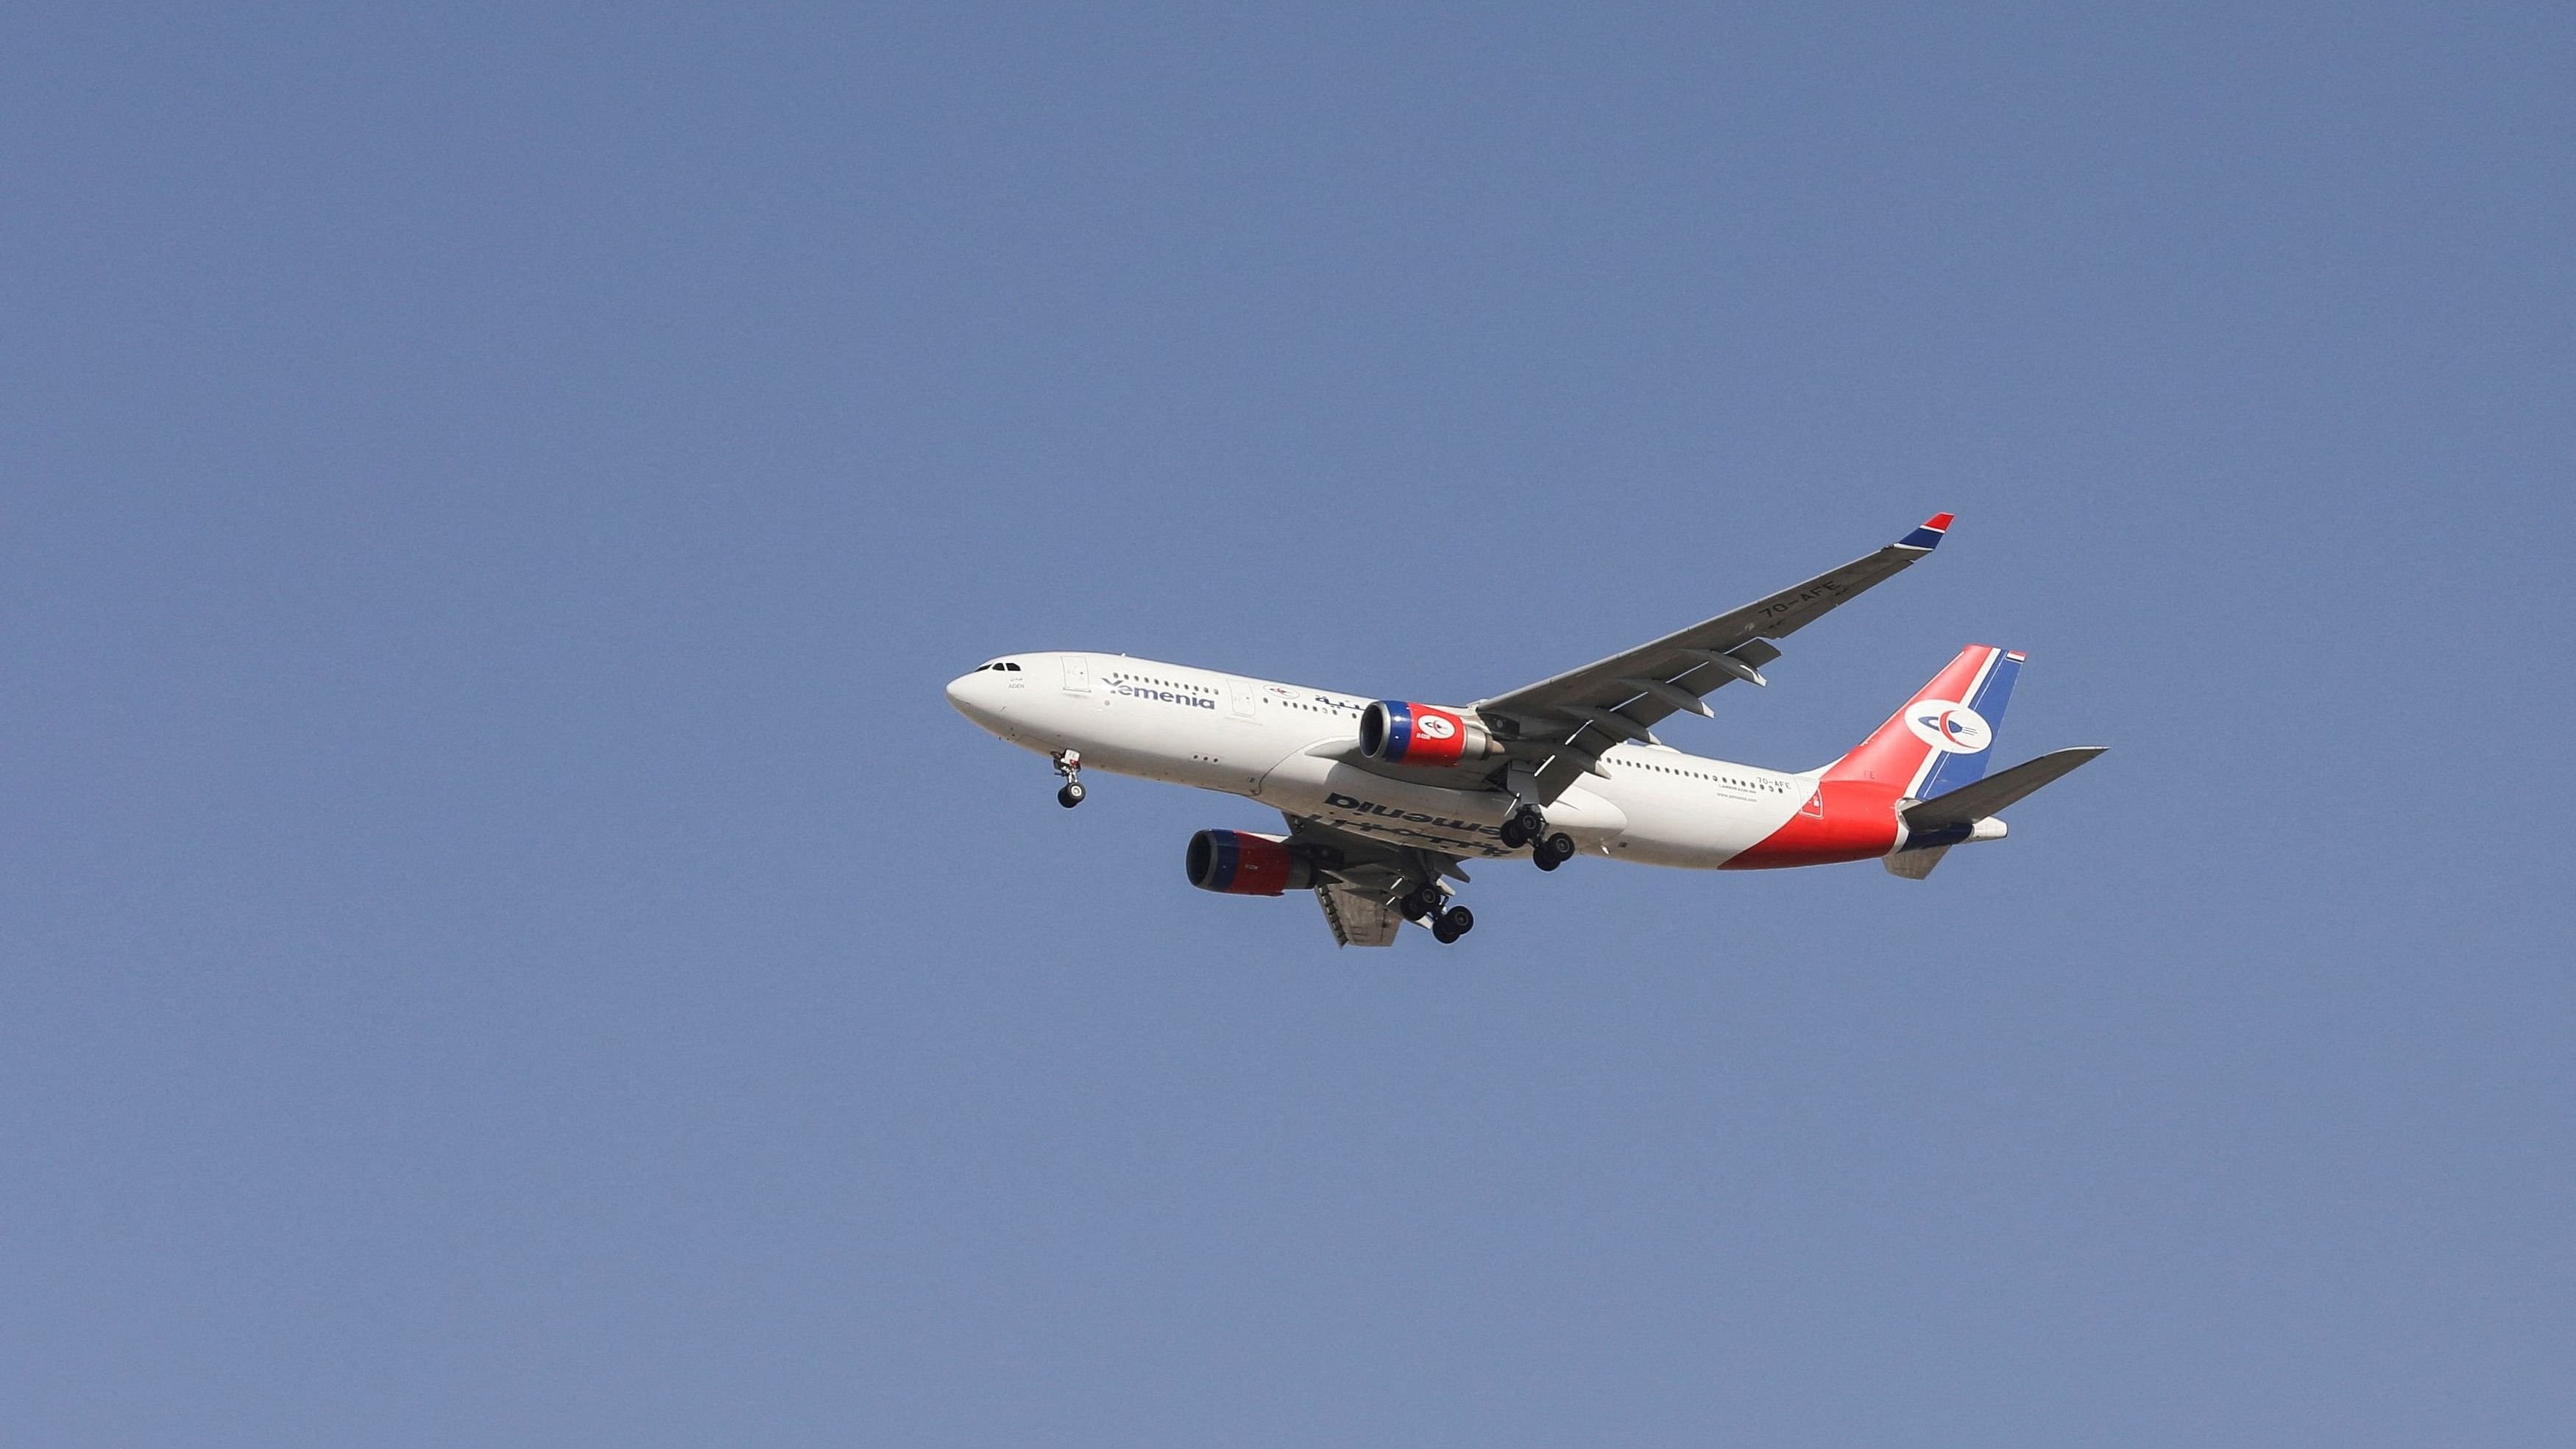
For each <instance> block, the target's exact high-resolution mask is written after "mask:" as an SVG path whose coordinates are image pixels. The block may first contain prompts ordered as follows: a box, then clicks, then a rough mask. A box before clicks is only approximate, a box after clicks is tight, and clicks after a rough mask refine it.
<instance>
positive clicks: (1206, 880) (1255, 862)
mask: <svg viewBox="0 0 2576 1449" xmlns="http://www.w3.org/2000/svg"><path fill="white" fill-rule="evenodd" d="M1188 865H1189V872H1190V884H1192V885H1194V886H1197V887H1198V888H1199V889H1200V890H1203V891H1217V892H1220V893H1222V894H1224V895H1229V896H1275V895H1283V894H1285V893H1287V892H1289V891H1302V890H1304V889H1306V888H1307V887H1309V886H1312V885H1313V884H1314V883H1315V867H1314V863H1313V862H1311V861H1308V860H1304V859H1301V858H1299V857H1298V855H1297V853H1296V852H1294V851H1292V850H1290V849H1289V848H1288V842H1287V840H1286V838H1285V837H1283V836H1277V835H1255V834H1253V833H1252V832H1251V831H1248V830H1202V831H1200V832H1199V833H1198V834H1196V835H1193V836H1191V837H1190V854H1189V861H1188Z"/></svg>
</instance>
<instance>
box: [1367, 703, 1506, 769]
mask: <svg viewBox="0 0 2576 1449" xmlns="http://www.w3.org/2000/svg"><path fill="white" fill-rule="evenodd" d="M1360 753H1361V754H1363V755H1366V756H1368V757H1369V758H1370V759H1372V760H1384V761H1386V762H1387V763H1388V764H1390V765H1430V766H1433V767H1435V768H1436V767H1438V766H1442V765H1455V764H1460V763H1462V762H1464V761H1468V760H1481V759H1483V758H1485V757H1486V756H1487V755H1490V754H1493V753H1495V750H1494V742H1493V740H1492V739H1491V738H1490V737H1488V736H1487V735H1486V733H1485V727H1484V726H1483V725H1480V724H1478V723H1476V722H1475V721H1474V720H1472V719H1469V718H1468V717H1467V716H1465V715H1463V714H1460V713H1458V712H1457V711H1456V710H1452V709H1439V708H1436V707H1434V706H1432V705H1427V704H1415V703H1413V702H1412V701H1410V700H1402V699H1381V700H1379V701H1378V702H1377V703H1375V704H1372V705H1370V706H1369V707H1368V708H1367V709H1364V710H1362V711H1360Z"/></svg>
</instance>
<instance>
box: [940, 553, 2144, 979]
mask: <svg viewBox="0 0 2576 1449" xmlns="http://www.w3.org/2000/svg"><path fill="white" fill-rule="evenodd" d="M1950 521H1951V519H1950V515H1949V514H1946V513H1943V514H1938V515H1935V516H1934V517H1932V518H1931V519H1928V520H1926V521H1925V522H1924V524H1923V525H1922V526H1921V527H1920V528H1917V529H1915V530H1914V531H1913V532H1912V533H1909V534H1907V535H1906V536H1905V537H1904V538H1902V539H1900V540H1898V541H1897V542H1895V543H1893V544H1890V545H1888V546H1887V547H1885V548H1882V549H1880V550H1878V551H1877V552H1875V553H1871V554H1868V555H1865V556H1863V557H1861V558H1858V559H1855V560H1853V561H1852V562H1850V563H1848V564H1845V565H1843V566H1842V567H1841V568H1838V569H1833V570H1830V571H1828V572H1826V573H1823V574H1819V575H1817V576H1816V577H1815V578H1812V579H1809V580H1807V581H1806V582H1805V583H1802V584H1799V585H1797V586H1796V587H1794V588H1789V589H1784V590H1782V591H1781V592H1779V593H1777V594H1774V595H1772V596H1771V597H1769V598H1766V599H1761V600H1757V601H1756V602H1754V603H1751V604H1747V605H1746V606H1744V607H1743V608H1740V609H1736V610H1734V611H1732V612H1730V613H1725V614H1721V615H1719V616H1717V617H1716V618H1714V619H1709V620H1706V621H1704V622H1702V623H1699V624H1695V625H1693V626H1691V627H1690V628H1687V629H1683V630H1680V631H1679V632H1677V633H1673V634H1669V635H1666V636H1665V637H1663V638H1661V639H1657V640H1655V641H1653V642H1651V643H1647V644H1642V645H1639V646H1638V647H1636V648H1634V649H1631V650H1628V651H1627V652H1626V653H1623V654H1616V655H1613V656H1611V657H1610V658H1608V659H1603V660H1600V661H1597V662H1595V663H1592V664H1587V665H1585V666H1584V667H1582V668H1581V669H1576V670H1570V671H1568V672H1566V673H1564V674H1559V675H1556V676H1553V677H1551V678H1548V679H1544V680H1541V681H1539V682H1538V683H1536V684H1532V685H1528V686H1525V687H1523V688H1521V689H1517V690H1513V691H1511V692H1509V693H1506V694H1498V695H1494V696H1492V697H1490V698H1487V699H1480V700H1476V701H1474V702H1473V703H1470V704H1463V705H1437V704H1425V703H1421V702H1419V701H1415V700H1394V699H1382V700H1371V699H1364V698H1360V697H1358V696H1355V695H1347V694H1337V693H1334V692H1332V691H1329V690H1318V689H1308V688H1303V687H1299V686H1294V685H1287V684H1279V683H1274V682H1272V681H1269V680H1262V679H1249V678H1245V677H1243V676H1241V675H1234V674H1222V673H1217V672H1214V671H1210V670H1204V669H1196V668H1192V667H1189V666H1187V665H1179V664H1160V663H1155V662H1152V661H1149V660H1142V659H1130V658H1128V657H1126V656H1125V655H1119V654H1084V653H1045V654H1013V655H1008V656H1005V657H1003V658H1000V659H996V660H993V661H992V662H990V663H988V664H984V665H981V666H979V667H977V668H976V669H974V670H972V671H970V672H968V673H967V674H965V675H964V676H962V677H960V678H958V679H956V680H954V681H952V682H951V683H950V684H949V686H948V698H949V700H950V702H951V703H953V704H955V705H956V707H957V708H958V709H959V710H960V711H962V712H963V713H964V714H965V715H966V716H967V717H968V718H969V719H971V720H973V721H975V723H977V724H979V725H981V726H983V727H984V728H985V729H987V730H990V731H991V732H993V733H994V734H996V735H999V736H1001V737H1002V738H1003V739H1005V740H1008V741H1010V742H1011V743H1013V744H1017V745H1022V746H1025V747H1027V748H1029V749H1032V750H1036V751H1039V752H1041V753H1044V754H1046V755H1047V756H1048V757H1050V758H1051V759H1052V760H1053V761H1054V762H1055V766H1056V770H1057V773H1058V774H1060V775H1062V776H1063V777H1064V784H1063V786H1062V788H1061V789H1060V790H1059V791H1058V792H1057V799H1058V800H1059V801H1060V802H1061V803H1063V804H1065V805H1067V806H1072V805H1078V804H1080V803H1081V802H1082V799H1083V796H1084V793H1085V787H1084V785H1083V783H1082V776H1083V773H1084V772H1085V771H1086V770H1106V771H1109V772H1110V773H1113V774H1120V775H1133V776H1139V777H1142V778H1145V779H1151V780H1164V781H1169V782H1171V783H1173V784H1180V785H1195V786H1198V787H1200V788H1202V789H1209V790H1219V791H1223V792H1225V793H1227V794H1231V795H1240V796H1243V797H1245V798H1247V799H1253V800H1258V801H1260V802H1262V803H1263V804H1265V805H1268V806H1271V807H1273V808H1275V809H1277V810H1278V811H1279V812H1280V813H1281V814H1282V815H1284V816H1285V817H1286V819H1287V827H1288V828H1287V830H1286V832H1285V833H1284V834H1268V833H1260V832H1253V831H1242V830H1203V831H1200V832H1199V833H1198V834H1197V835H1195V836H1193V837H1191V839H1190V842H1189V848H1188V850H1187V851H1186V853H1185V860H1184V864H1185V867H1186V871H1187V875H1188V878H1189V881H1190V883H1191V884H1192V885H1195V886H1199V887H1201V888H1202V889H1205V890H1211V891H1219V892H1223V893H1226V894H1231V895H1272V896H1275V895H1281V894H1284V893H1286V892H1288V891H1292V890H1312V891H1313V892H1314V893H1315V896H1316V899H1317V900H1318V901H1319V902H1320V903H1321V904H1322V906H1323V910H1324V916H1325V920H1326V921H1327V923H1328V924H1329V925H1330V926H1331V927H1332V930H1333V934H1334V937H1335V939H1337V940H1339V941H1340V942H1342V943H1343V944H1344V945H1353V946H1383V945H1388V944H1391V943H1392V942H1393V941H1394V940H1395V938H1396V936H1397V934H1398V933H1399V932H1400V930H1401V928H1402V925H1403V923H1404V922H1405V921H1407V920H1411V921H1415V922H1417V923H1419V924H1421V925H1424V926H1426V927H1428V928H1429V929H1430V930H1431V932H1432V934H1433V935H1434V936H1436V937H1438V938H1439V939H1440V940H1442V941H1444V942H1447V941H1455V940H1456V939H1458V937H1460V936H1462V935H1464V934H1466V933H1467V931H1468V930H1469V929H1470V928H1471V927H1472V926H1473V925H1474V923H1475V917H1474V916H1473V915H1472V914H1470V913H1469V911H1468V910H1467V908H1466V907H1465V906H1463V905H1460V904H1458V903H1457V902H1456V901H1455V900H1454V899H1453V897H1454V895H1455V889H1456V886H1457V885H1458V884H1461V883H1464V882H1465V881H1466V879H1467V874H1466V871H1465V869H1464V866H1465V864H1466V863H1467V862H1470V861H1475V860H1479V859H1496V858H1502V857H1511V856H1522V857H1527V858H1529V859H1530V860H1532V861H1534V862H1535V863H1536V864H1537V865H1538V866H1539V867H1540V868H1541V869H1543V870H1551V871H1552V870H1555V869H1556V868H1558V867H1559V866H1561V865H1563V864H1565V863H1566V862H1567V861H1568V860H1570V859H1572V858H1573V857H1575V856H1577V855H1593V856H1598V857H1601V858H1604V859H1609V860H1629V861H1638V862H1642V863H1644V864H1648V865H1667V866H1681V867H1690V868H1699V869H1717V870H1762V869H1771V868H1776V867H1783V866H1793V865H1829V864H1833V863H1836V862H1841V861H1855V860H1880V861H1884V862H1885V863H1886V865H1887V868H1888V870H1889V871H1891V872H1892V873H1894V874H1896V875H1899V876H1904V877H1908V878H1911V879H1916V880H1920V879H1921V878H1923V877H1924V876H1926V875H1929V874H1930V873H1931V871H1932V867H1933V866H1934V865H1935V864H1937V863H1938V862H1939V861H1940V859H1941V857H1942V855H1943V854H1944V853H1945V852H1946V851H1948V850H1949V849H1950V848H1951V847H1953V846H1956V845H1964V844H1968V843H1971V842H1974V841H1983V840H1996V839H2001V838H2002V837H2003V835H2004V823H2003V821H2002V820H2001V819H1999V818H1997V816H1998V812H2000V811H2001V810H2003V809H2004V808H2005V807H2006V806H2008V805H2010V804H2012V803H2013V802H2014V801H2016V800H2019V799H2021V798H2022V797H2023V796H2025V795H2028V794H2030V793H2031V792H2032V791H2034V790H2037V789H2038V788H2039V787H2041V786H2042V785H2045V784H2047V783H2048V782H2050V781H2051V780H2054V779H2056V778H2057V777H2058V776H2060V775H2063V774H2065V773H2066V772H2067V771H2069V770H2072V769H2074V768H2075V767H2076V766H2078V765H2081V764H2083V763H2084V762H2085V761H2087V760H2090V759H2092V758H2093V757H2094V756H2096V755H2098V754H2100V753H2102V751H2101V750H2100V749H2098V748H2083V749H2069V750H2058V751H2055V752H2053V753H2050V754H2047V755H2042V756H2040V757H2039V758H2037V759H2034V760H2029V761H2026V762H2024V763H2022V764H2019V765H2016V766H2014V767H2012V768H2011V769H2008V770H2002V771H1997V772H1992V773H1989V772H1988V770H1987V765H1988V763H1989V762H1990V761H1991V759H1992V757H1993V753H1994V747H1995V735H1996V731H1997V730H1998V729H1999V728H2000V727H2001V726H2002V724H2003V718H2004V708H2005V706H2006V705H2007V704H2008V703H2010V701H2011V698H2012V690H2013V684H2014V682H2015V681H2016V680H2017V679H2018V678H2019V677H2020V674H2021V666H2022V656H2021V655H2020V654H2017V653H2014V652H2012V651H2009V650H2004V649H1998V648H1995V647H1993V646H1991V645H1986V644H1972V645H1969V646H1968V647H1967V648H1966V649H1964V650H1962V651H1960V653H1959V656H1958V657H1957V658H1955V659H1953V660H1951V661H1950V663H1949V666H1948V667H1947V668H1945V669H1943V670H1942V671H1941V672H1940V673H1938V674H1936V675H1934V676H1932V679H1931V681H1930V682H1929V683H1927V684H1925V685H1924V686H1923V687H1922V688H1921V689H1920V690H1917V691H1916V692H1915V694H1914V697H1913V698H1911V699H1909V700H1907V701H1906V703H1905V706H1904V708H1902V709H1900V710H1898V711H1897V712H1896V713H1895V714H1893V715H1891V716H1889V717H1888V719H1887V722H1886V723H1884V724H1882V725H1880V726H1879V727H1878V729H1877V730H1876V731H1874V732H1873V733H1872V734H1871V735H1870V736H1869V737H1868V738H1867V739H1865V740H1863V741H1861V742H1860V744H1858V745H1856V746H1854V747H1853V748H1852V749H1851V750H1850V751H1849V752H1847V753H1845V754H1844V755H1843V756H1842V757H1841V758H1840V759H1837V760H1835V761H1834V762H1833V763H1831V764H1828V765H1825V766H1823V767H1822V768H1819V769H1813V770H1804V771H1796V772H1787V771H1780V770H1768V769H1762V768H1759V767H1757V766H1752V765H1740V764H1734V763H1731V762H1729V761H1726V760H1718V759H1711V758H1707V757H1704V756H1700V755H1692V754H1685V753H1683V752H1682V751H1679V750H1676V749H1674V748H1672V747H1671V746H1669V745H1666V744H1665V743H1664V742H1663V741H1662V740H1660V739H1658V738H1657V737H1656V736H1655V734H1654V726H1656V725H1658V724H1660V723H1661V722H1662V721H1663V720H1665V719H1666V718H1668V717H1669V716H1671V715H1673V714H1676V713H1682V712H1688V713H1693V714H1700V715H1707V714H1710V713H1711V711H1710V709H1709V706H1708V704H1707V703H1706V696H1708V695H1709V694H1711V693H1714V692H1715V691H1716V690H1718V689H1720V688H1723V687H1724V686H1726V685H1728V684H1734V683H1746V684H1756V685H1758V684H1762V683H1765V682H1766V681H1765V680H1764V678H1763V675H1762V669H1763V667H1764V666H1766V665H1768V664H1770V663H1771V662H1772V661H1773V660H1775V659H1777V658H1779V657H1780V650H1779V648H1778V646H1777V645H1776V644H1775V643H1774V642H1772V641H1774V640H1777V639H1781V638H1784V637H1786V636H1787V635H1789V634H1791V633H1794V632H1796V631H1797V630H1798V629H1799V628H1801V627H1803V626H1804V625H1806V624H1808V623H1810V622H1812V621H1813V620H1814V619H1816V618H1817V617H1818V616H1820V615H1822V614H1824V613H1826V612H1827V611H1829V610H1831V609H1833V608H1834V607H1835V606H1836V605H1839V604H1841V603H1842V602H1843V601H1844V600H1846V599H1849V598H1851V597H1852V596H1854V595H1856V594H1859V593H1861V592H1862V591H1864V590H1866V589H1868V588H1870V587H1872V586H1874V585H1876V584H1878V583H1879V582H1881V581H1882V580H1884V579H1886V578H1889V577H1891V576H1892V575H1894V574H1896V573H1897V572H1898V571H1900V570H1902V569H1904V568H1905V567H1906V566H1908V565H1910V564H1912V563H1913V562H1914V561H1915V560H1916V559H1919V558H1921V557H1923V556H1924V555H1926V554H1928V553H1930V552H1931V551H1932V550H1933V549H1934V548H1935V547H1936V546H1938V545H1939V543H1940V542H1941V539H1942V536H1943V535H1944V534H1945V533H1946V532H1947V531H1948V529H1949V527H1950Z"/></svg>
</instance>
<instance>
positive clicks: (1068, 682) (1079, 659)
mask: <svg viewBox="0 0 2576 1449" xmlns="http://www.w3.org/2000/svg"><path fill="white" fill-rule="evenodd" d="M1063 658H1064V692H1065V693H1067V694H1089V693H1090V692H1091V660H1090V659H1089V658H1088V657H1086V656H1084V655H1080V654H1067V655H1065V656H1063Z"/></svg>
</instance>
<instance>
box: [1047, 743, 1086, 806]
mask: <svg viewBox="0 0 2576 1449" xmlns="http://www.w3.org/2000/svg"><path fill="white" fill-rule="evenodd" d="M1048 758H1050V759H1052V760H1054V761H1055V772H1056V773H1057V774H1059V775H1062V776H1064V788H1063V789H1061V790H1058V791H1056V792H1055V803H1057V804H1058V805H1061V806H1063V807H1064V808H1065V809H1067V810H1070V809H1072V808H1073V807H1074V806H1076V805H1079V804H1081V803H1082V797H1083V796H1084V795H1086V794H1089V793H1090V792H1089V791H1087V790H1084V789H1083V788H1082V752H1081V751H1080V750H1058V751H1056V752H1055V753H1054V754H1053V755H1051V756H1049V757H1048Z"/></svg>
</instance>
